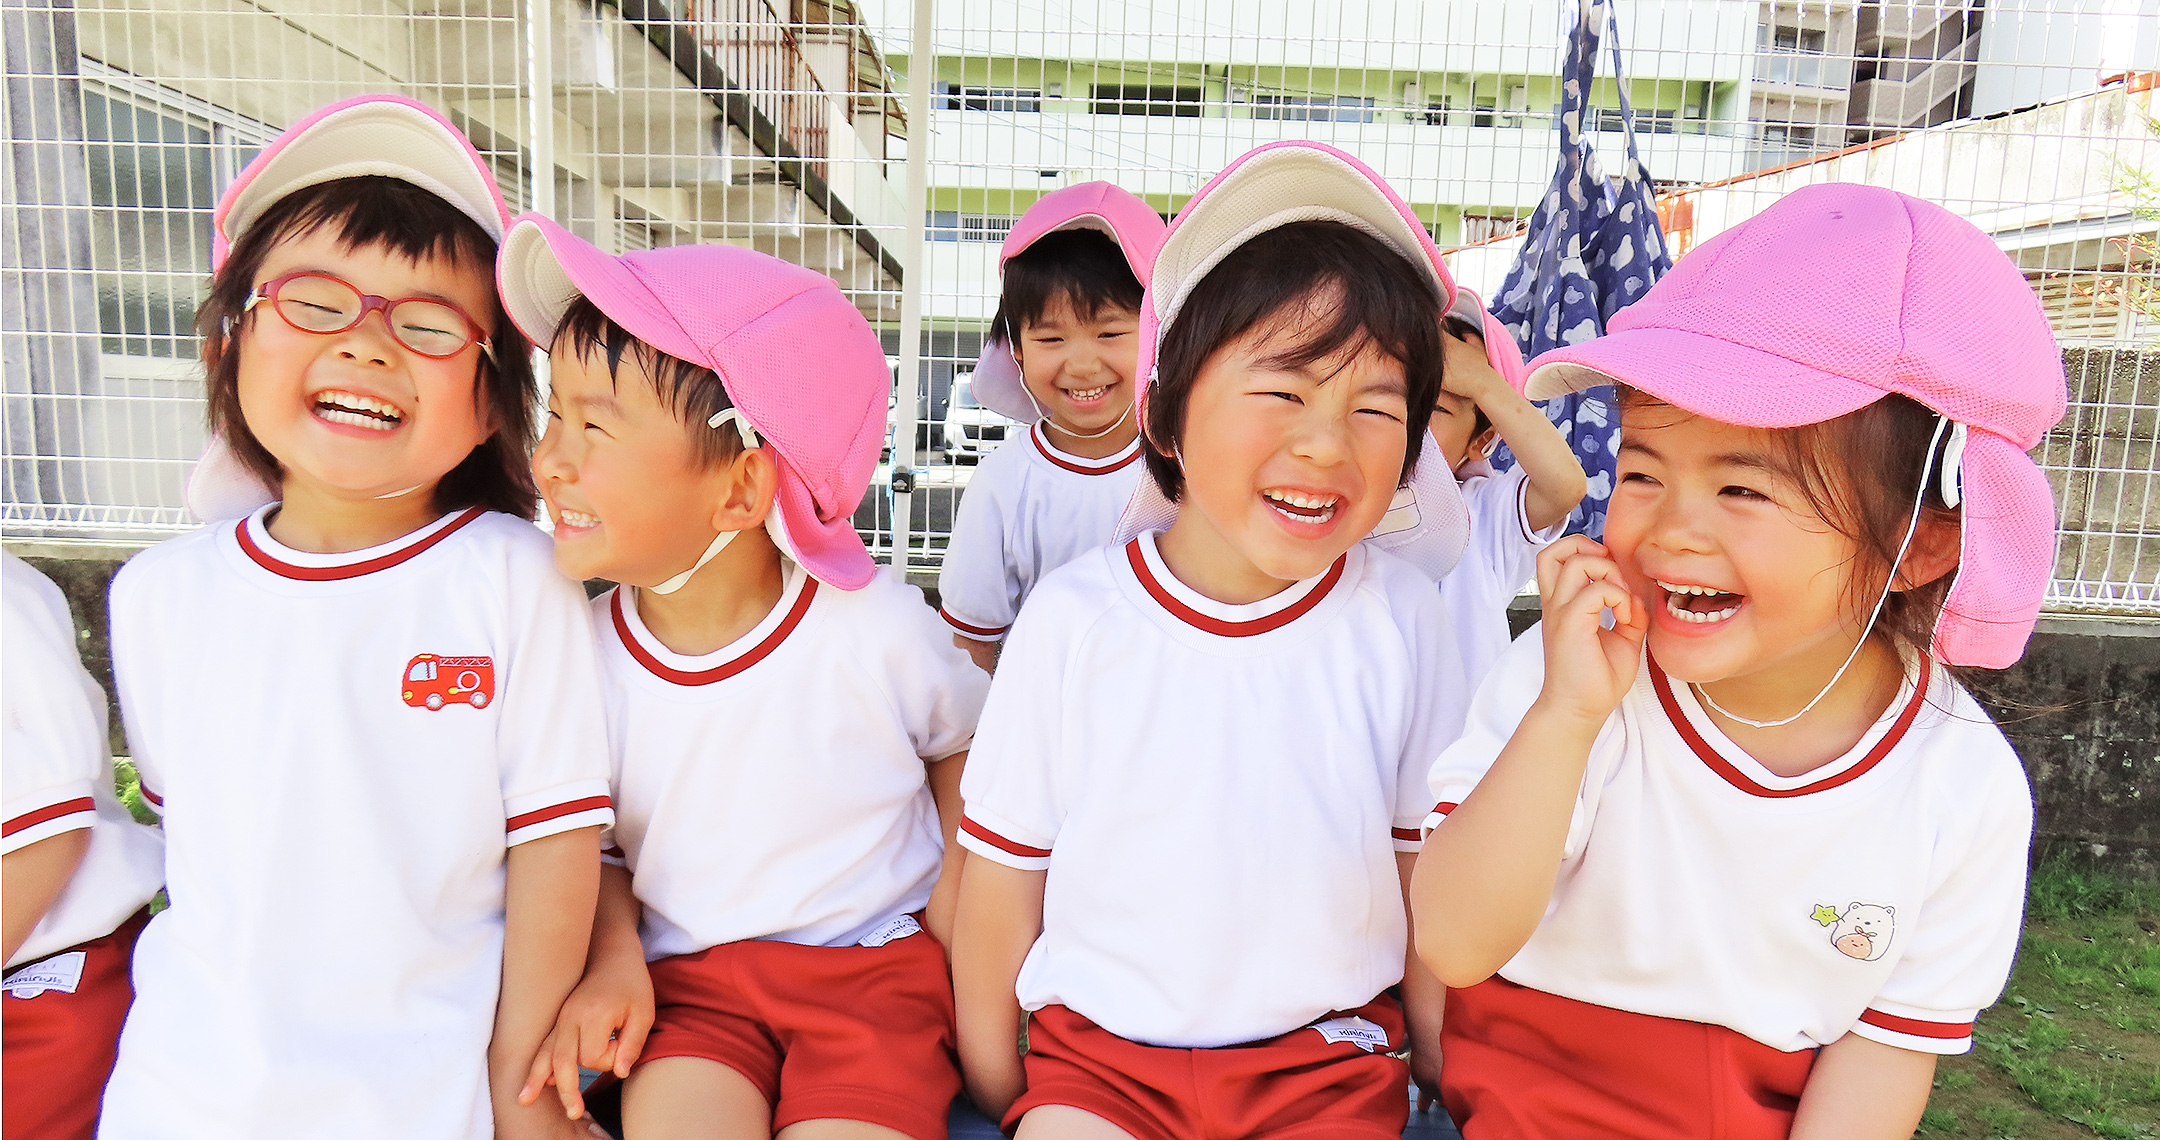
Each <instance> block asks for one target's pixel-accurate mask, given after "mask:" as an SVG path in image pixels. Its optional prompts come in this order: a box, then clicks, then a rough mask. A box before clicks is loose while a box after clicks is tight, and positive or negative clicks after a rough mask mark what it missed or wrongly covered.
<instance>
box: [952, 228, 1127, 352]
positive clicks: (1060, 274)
mask: <svg viewBox="0 0 2160 1140" xmlns="http://www.w3.org/2000/svg"><path fill="white" fill-rule="evenodd" d="M1141 292H1142V290H1141V288H1140V279H1139V278H1138V277H1135V276H1133V271H1132V266H1131V265H1128V264H1127V263H1126V261H1125V252H1124V251H1123V250H1122V249H1120V248H1119V247H1118V244H1117V242H1115V241H1113V240H1111V238H1110V235H1109V234H1106V233H1104V232H1102V231H1101V230H1091V229H1074V230H1058V231H1055V232H1053V233H1048V234H1044V235H1043V236H1042V237H1040V238H1038V239H1036V241H1035V243H1034V244H1032V245H1030V246H1028V247H1027V248H1026V249H1024V250H1021V251H1020V252H1019V253H1017V254H1015V255H1014V256H1013V258H1012V260H1010V261H1007V262H1006V263H1005V284H1004V287H1003V289H1001V290H1000V292H999V293H998V308H997V315H996V316H994V317H992V318H991V320H990V336H991V339H993V340H1002V341H1004V342H1005V343H1007V344H1018V343H1019V338H1020V334H1021V333H1022V332H1023V331H1025V330H1026V328H1027V326H1029V325H1031V324H1035V323H1037V322H1039V321H1041V320H1042V319H1043V317H1044V315H1046V314H1047V313H1049V311H1050V309H1051V307H1052V306H1053V305H1055V304H1057V303H1058V302H1059V301H1063V302H1064V303H1065V304H1066V305H1068V306H1070V307H1071V309H1072V311H1073V312H1074V313H1075V314H1077V315H1078V316H1080V317H1081V318H1082V319H1091V318H1094V317H1097V316H1100V315H1101V314H1102V312H1103V310H1105V309H1120V310H1124V311H1125V312H1130V313H1137V312H1139V311H1140V297H1141Z"/></svg>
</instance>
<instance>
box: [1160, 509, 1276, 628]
mask: <svg viewBox="0 0 2160 1140" xmlns="http://www.w3.org/2000/svg"><path fill="white" fill-rule="evenodd" d="M1155 552H1156V553H1157V554H1160V555H1162V560H1163V565H1164V566H1166V567H1168V568H1169V570H1170V573H1171V574H1172V575H1173V576H1175V577H1176V578H1177V580H1178V581H1180V582H1183V583H1184V584H1185V585H1186V587H1187V588H1189V589H1191V590H1192V591H1193V592H1194V593H1196V594H1199V595H1200V596H1201V597H1203V598H1208V599H1210V600H1212V601H1217V602H1221V603H1223V604H1224V605H1229V606H1249V605H1251V604H1253V603H1254V602H1259V601H1265V600H1266V599H1268V598H1272V597H1274V596H1275V595H1277V594H1280V593H1282V592H1283V591H1284V590H1287V589H1289V588H1290V587H1291V586H1293V585H1296V582H1295V581H1294V580H1284V579H1282V578H1277V577H1275V576H1273V575H1271V574H1269V573H1267V572H1266V571H1264V570H1262V569H1260V568H1259V567H1258V566H1255V565H1253V562H1252V560H1251V559H1249V558H1247V557H1245V555H1244V554H1242V553H1240V552H1239V550H1238V549H1237V547H1235V546H1233V545H1231V544H1230V541H1229V540H1228V539H1225V538H1224V537H1223V536H1222V532H1220V531H1218V530H1216V529H1215V528H1214V527H1213V526H1211V525H1209V523H1208V521H1207V519H1206V518H1205V517H1204V516H1202V514H1201V513H1200V511H1199V510H1197V509H1195V508H1192V507H1187V508H1185V509H1184V510H1181V511H1179V512H1178V517H1177V521H1176V522H1173V523H1171V524H1170V529H1169V530H1166V531H1164V532H1162V533H1161V534H1160V535H1157V536H1156V538H1155Z"/></svg>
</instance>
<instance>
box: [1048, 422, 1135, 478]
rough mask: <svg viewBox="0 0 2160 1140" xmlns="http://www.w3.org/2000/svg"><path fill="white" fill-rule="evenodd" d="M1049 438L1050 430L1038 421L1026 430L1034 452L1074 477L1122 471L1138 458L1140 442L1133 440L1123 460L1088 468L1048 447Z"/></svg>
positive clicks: (1110, 460)
mask: <svg viewBox="0 0 2160 1140" xmlns="http://www.w3.org/2000/svg"><path fill="white" fill-rule="evenodd" d="M1049 437H1050V429H1048V428H1046V427H1044V426H1043V425H1042V423H1041V422H1040V421H1037V422H1036V424H1035V426H1034V427H1033V428H1031V429H1029V430H1028V438H1029V439H1030V440H1033V441H1034V443H1035V450H1036V451H1038V452H1040V453H1041V454H1042V457H1043V458H1044V459H1047V460H1049V461H1050V462H1052V463H1054V464H1056V465H1057V466H1059V467H1062V468H1064V469H1065V470H1067V471H1070V472H1072V473H1074V474H1076V475H1108V474H1109V473H1111V472H1112V471H1123V470H1124V469H1126V468H1127V467H1130V466H1132V465H1133V463H1134V462H1135V461H1136V460H1138V459H1139V458H1140V441H1139V439H1137V438H1135V439H1134V440H1133V441H1132V443H1131V444H1129V445H1128V447H1129V448H1130V450H1128V451H1126V452H1125V457H1124V458H1123V459H1109V460H1105V461H1103V464H1102V465H1101V466H1099V467H1090V466H1088V465H1087V464H1085V463H1079V462H1075V461H1074V460H1073V459H1072V458H1070V457H1068V456H1066V455H1064V454H1062V453H1061V452H1059V451H1058V449H1057V448H1054V447H1052V446H1050V439H1049Z"/></svg>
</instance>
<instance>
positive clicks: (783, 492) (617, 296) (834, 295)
mask: <svg viewBox="0 0 2160 1140" xmlns="http://www.w3.org/2000/svg"><path fill="white" fill-rule="evenodd" d="M496 275H497V283H498V285H499V287H500V288H501V290H502V298H503V307H504V308H505V309H506V310H508V311H509V313H510V319H511V320H512V321H514V322H516V323H517V326H518V328H520V329H522V330H524V332H525V335H526V336H528V337H531V338H532V342H533V343H534V344H536V345H540V346H542V347H543V348H545V347H549V346H552V345H553V344H554V343H555V332H556V329H557V328H558V327H559V326H560V325H561V323H562V318H563V314H564V313H566V312H568V311H569V308H570V305H571V304H572V302H574V301H576V300H577V299H578V298H579V297H581V296H582V297H585V298H586V299H588V300H590V301H591V302H592V303H593V304H594V306H596V307H597V308H598V309H599V310H600V311H601V312H602V313H605V314H606V315H607V317H608V319H609V320H612V321H614V322H615V323H616V324H618V325H620V326H622V328H623V329H624V330H625V331H626V332H628V333H629V334H630V335H631V336H634V337H636V338H638V339H639V340H641V341H644V342H645V343H646V344H649V345H651V346H652V347H654V348H656V349H659V350H660V351H661V352H664V353H667V354H668V355H669V356H672V357H675V358H676V359H678V360H683V361H687V362H689V363H691V364H695V365H698V366H700V367H703V368H710V369H712V370H713V371H714V372H716V373H718V374H719V376H720V383H721V385H722V386H723V387H724V388H726V390H727V394H728V399H729V401H730V402H731V403H733V404H734V405H735V406H736V407H737V408H740V409H741V410H742V413H743V415H744V416H745V417H747V418H748V419H749V421H750V426H751V427H753V428H755V429H757V432H758V434H759V435H760V436H763V437H764V439H763V446H766V447H769V448H771V449H772V451H773V452H774V454H775V457H776V463H775V466H776V467H777V468H778V470H779V481H780V486H779V491H778V494H777V495H776V496H775V497H774V509H773V511H772V513H771V514H770V515H769V516H768V522H769V524H770V525H771V529H772V530H773V537H774V539H775V541H777V542H778V543H779V544H780V547H781V549H782V550H784V551H786V552H787V555H788V557H790V558H793V559H794V560H795V561H796V562H797V563H798V564H800V565H801V566H802V568H803V569H804V570H806V571H808V572H809V574H810V575H811V576H812V577H814V578H816V579H817V580H818V581H820V582H824V583H827V584H828V585H832V586H836V587H838V588H840V589H843V590H859V589H861V588H862V587H864V586H866V585H869V584H870V580H871V578H872V577H873V576H874V575H875V574H876V573H877V567H876V565H875V564H874V563H872V562H871V561H870V553H869V551H867V550H865V549H864V548H863V543H862V536H861V535H858V534H857V533H856V532H855V522H854V515H855V508H856V507H857V506H858V505H859V504H861V502H862V497H863V493H864V492H865V491H867V490H868V489H869V487H870V477H871V475H872V473H873V472H874V471H875V470H876V467H877V461H878V453H879V451H880V450H882V448H883V446H884V442H885V396H886V392H887V391H888V389H889V388H890V387H891V382H892V374H891V373H890V372H888V371H886V365H885V350H884V348H883V347H882V346H881V345H880V344H879V342H878V337H877V333H876V332H874V331H872V330H871V328H870V323H869V322H868V321H866V320H864V319H863V315H862V313H861V312H859V311H858V310H857V309H856V308H855V306H854V304H853V303H852V302H850V301H849V300H848V299H847V295H846V294H845V293H842V292H841V291H840V287H839V286H838V285H836V284H834V283H833V280H832V279H831V278H829V277H827V276H825V275H824V274H822V273H818V272H816V271H814V270H810V269H805V268H803V267H802V266H799V265H792V264H789V263H788V262H785V261H781V260H780V259H778V258H776V257H769V256H767V255H765V254H762V253H758V252H756V251H754V250H748V249H743V248H741V247H739V246H731V245H677V246H667V247H664V248H661V249H652V250H640V251H637V252H633V253H625V254H621V255H619V256H618V255H614V254H609V253H605V252H602V251H601V250H600V249H598V248H596V247H595V246H593V245H592V244H591V243H590V242H587V241H585V240H584V239H583V238H580V237H578V236H577V235H575V234H572V233H571V232H569V231H568V230H565V229H563V228H562V227H561V226H559V225H556V224H555V223H554V222H553V221H551V220H549V219H547V218H545V217H542V216H541V215H538V214H526V215H524V216H522V217H520V218H518V219H517V221H516V222H515V223H514V224H512V226H511V227H510V236H509V237H508V238H507V239H505V240H504V242H503V250H502V257H501V260H500V261H499V262H498V265H497V274H496Z"/></svg>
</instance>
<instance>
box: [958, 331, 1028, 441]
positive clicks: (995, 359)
mask: <svg viewBox="0 0 2160 1140" xmlns="http://www.w3.org/2000/svg"><path fill="white" fill-rule="evenodd" d="M968 390H969V391H971V392H973V393H975V402H976V403H978V404H981V405H982V406H983V407H986V408H988V409H990V410H991V411H993V412H996V413H997V414H999V415H1001V416H1004V417H1005V418H1006V419H1008V420H1012V421H1014V422H1016V423H1022V424H1032V423H1034V422H1035V421H1037V420H1039V419H1041V418H1042V411H1041V410H1040V409H1038V408H1037V407H1036V406H1035V401H1034V400H1032V399H1030V398H1028V392H1027V382H1026V381H1024V380H1022V379H1021V378H1020V364H1019V362H1018V361H1016V360H1014V359H1013V354H1012V346H1011V345H1010V344H1007V343H1006V342H1005V341H1002V340H998V339H996V338H994V337H991V338H986V339H984V341H983V347H982V355H980V356H977V357H976V358H975V371H974V373H973V374H972V375H971V376H970V377H969V379H968Z"/></svg>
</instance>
